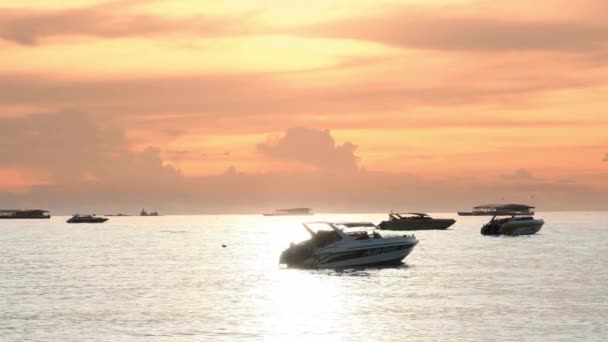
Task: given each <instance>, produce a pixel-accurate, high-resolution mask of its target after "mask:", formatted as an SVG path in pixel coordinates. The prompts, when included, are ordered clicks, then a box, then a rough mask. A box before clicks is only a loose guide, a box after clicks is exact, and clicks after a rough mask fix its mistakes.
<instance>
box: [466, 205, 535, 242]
mask: <svg viewBox="0 0 608 342" xmlns="http://www.w3.org/2000/svg"><path fill="white" fill-rule="evenodd" d="M475 209H476V210H479V211H480V212H483V213H485V215H489V216H492V219H491V220H490V222H488V223H486V224H485V225H484V226H483V227H482V228H481V234H483V235H514V236H515V235H531V234H536V233H537V232H538V231H539V230H540V229H541V228H542V226H543V225H544V224H545V221H543V220H541V219H535V218H534V217H533V216H534V207H531V206H527V205H522V204H507V205H500V204H490V205H484V206H479V207H476V208H475ZM476 215H482V214H476Z"/></svg>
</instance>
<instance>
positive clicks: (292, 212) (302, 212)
mask: <svg viewBox="0 0 608 342" xmlns="http://www.w3.org/2000/svg"><path fill="white" fill-rule="evenodd" d="M262 215H264V216H307V215H314V213H313V212H312V209H311V208H291V209H278V210H275V212H274V213H264V214H262Z"/></svg>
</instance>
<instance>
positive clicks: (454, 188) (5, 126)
mask: <svg viewBox="0 0 608 342" xmlns="http://www.w3.org/2000/svg"><path fill="white" fill-rule="evenodd" d="M161 147H163V146H161ZM256 147H257V149H258V151H260V153H263V154H265V155H266V156H268V157H271V158H276V159H279V160H284V161H295V162H299V163H305V164H307V165H310V166H313V169H314V170H312V171H310V170H309V171H303V170H300V171H294V170H292V171H281V172H263V173H243V172H239V171H238V170H237V169H236V168H234V167H233V168H230V169H228V171H227V172H224V173H222V174H219V175H214V176H200V177H195V176H184V175H182V174H181V173H180V172H179V171H178V170H176V169H175V168H173V167H171V166H170V165H166V163H165V162H164V161H163V160H162V159H161V157H160V153H159V150H158V149H156V148H154V147H149V148H147V149H145V150H143V151H132V150H130V148H129V141H128V140H127V139H126V137H125V134H124V131H123V130H122V129H121V128H120V127H116V126H115V125H112V124H108V123H106V122H103V121H100V120H98V118H97V117H94V116H91V115H87V114H84V113H79V112H71V113H65V112H60V113H49V114H44V115H43V114H40V115H30V116H27V117H20V118H10V119H1V120H0V169H2V168H5V169H6V168H10V169H14V170H17V171H19V170H32V169H36V170H45V171H48V172H49V174H50V180H51V181H50V182H48V184H46V185H36V186H30V187H29V189H28V190H27V191H24V192H19V193H8V192H5V193H3V194H2V196H0V206H3V207H11V208H13V207H27V208H32V207H42V208H48V209H50V210H52V211H53V214H55V215H57V214H69V213H73V212H76V211H80V212H97V213H116V212H123V213H136V212H138V211H139V210H141V208H142V207H145V208H152V209H154V210H158V211H160V212H161V213H184V214H186V213H261V212H262V211H266V210H271V209H272V208H280V207H289V206H307V207H313V208H315V209H316V210H317V211H319V212H388V211H389V210H390V209H391V208H392V209H396V210H397V209H400V210H421V211H440V210H457V209H466V208H469V207H471V206H473V205H476V204H480V203H484V202H492V201H496V200H498V199H497V197H498V196H503V197H504V198H505V200H507V199H508V200H512V201H521V202H529V201H530V196H531V194H533V195H534V202H535V203H533V204H536V205H537V207H539V210H549V209H554V210H555V209H558V210H563V209H570V210H575V209H587V210H590V209H606V207H605V204H606V203H608V197H607V196H608V192H607V191H602V189H600V188H597V187H590V186H587V185H585V184H582V183H579V182H578V181H569V180H556V181H547V180H542V179H537V178H534V177H533V176H532V175H531V173H530V172H529V171H526V170H525V169H522V170H517V171H516V172H514V173H513V174H510V175H506V179H503V178H501V179H500V180H498V181H495V182H484V181H480V180H477V179H472V178H470V177H469V178H466V179H464V178H454V177H449V176H446V177H445V178H443V179H427V178H424V177H419V176H417V175H415V174H409V173H398V172H395V173H393V172H374V171H366V170H357V168H356V162H357V157H356V155H355V154H354V152H355V146H354V145H353V144H352V143H350V142H347V143H344V144H341V145H339V144H336V143H335V140H334V138H333V137H332V135H331V133H330V132H329V131H327V130H325V131H323V130H313V129H305V128H290V129H287V130H286V132H285V133H284V134H283V135H282V136H280V137H278V138H277V139H274V140H270V141H268V142H266V143H262V144H258V145H257V146H256ZM174 152H176V153H177V154H180V153H181V151H174ZM185 152H186V153H187V152H189V151H187V150H185ZM218 157H221V156H219V155H218ZM335 171H342V172H335ZM344 171H348V172H344ZM598 177H599V176H598ZM603 177H604V178H602V179H605V176H603ZM512 178H514V179H523V181H512V180H511V179H512ZM529 179H534V181H533V182H530V181H529ZM404 193H407V194H409V195H408V196H404V195H403V194H404ZM498 198H500V197H498ZM602 206H603V207H602Z"/></svg>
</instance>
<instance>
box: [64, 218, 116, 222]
mask: <svg viewBox="0 0 608 342" xmlns="http://www.w3.org/2000/svg"><path fill="white" fill-rule="evenodd" d="M107 220H109V219H107V218H105V217H95V218H92V219H91V218H87V219H74V218H70V219H69V220H67V221H66V222H67V223H104V222H106V221H107Z"/></svg>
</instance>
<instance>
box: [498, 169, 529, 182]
mask: <svg viewBox="0 0 608 342" xmlns="http://www.w3.org/2000/svg"><path fill="white" fill-rule="evenodd" d="M500 178H502V179H504V180H508V181H531V180H534V179H535V177H534V175H532V173H531V172H530V171H528V170H526V169H517V170H516V171H515V172H513V173H510V174H503V175H501V176H500Z"/></svg>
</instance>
